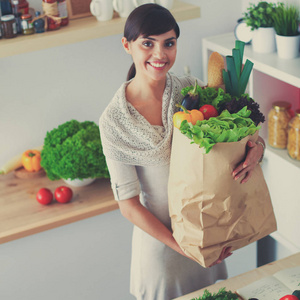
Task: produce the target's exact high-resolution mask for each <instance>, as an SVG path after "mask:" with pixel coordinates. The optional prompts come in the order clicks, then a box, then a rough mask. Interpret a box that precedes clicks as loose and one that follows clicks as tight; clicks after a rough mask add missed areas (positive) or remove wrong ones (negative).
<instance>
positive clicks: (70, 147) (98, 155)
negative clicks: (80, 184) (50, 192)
mask: <svg viewBox="0 0 300 300" xmlns="http://www.w3.org/2000/svg"><path fill="white" fill-rule="evenodd" d="M41 157H42V160H41V165H42V167H43V168H44V170H45V171H46V174H47V176H48V178H49V179H50V180H58V179H64V180H71V181H74V180H77V179H79V180H83V179H87V178H92V179H93V178H109V173H108V169H107V165H106V161H105V157H104V154H103V152H102V145H101V140H100V131H99V127H98V126H97V125H96V123H95V122H91V121H85V122H79V121H76V120H71V121H68V122H65V123H64V124H61V125H59V126H58V127H57V128H54V129H52V130H51V131H50V132H47V135H46V137H45V139H44V147H43V150H42V152H41Z"/></svg>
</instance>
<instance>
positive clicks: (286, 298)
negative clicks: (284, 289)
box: [279, 295, 299, 300]
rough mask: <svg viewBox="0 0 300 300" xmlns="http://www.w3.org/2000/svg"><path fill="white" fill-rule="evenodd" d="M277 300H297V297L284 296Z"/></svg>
mask: <svg viewBox="0 0 300 300" xmlns="http://www.w3.org/2000/svg"><path fill="white" fill-rule="evenodd" d="M279 300H299V299H298V297H296V296H294V295H285V296H283V297H282V298H280V299H279Z"/></svg>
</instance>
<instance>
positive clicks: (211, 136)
mask: <svg viewBox="0 0 300 300" xmlns="http://www.w3.org/2000/svg"><path fill="white" fill-rule="evenodd" d="M250 114H251V111H250V110H248V109H247V107H246V106H245V107H244V108H242V109H241V110H240V111H238V112H237V113H233V114H231V113H230V112H229V111H228V110H224V111H223V112H222V113H221V114H220V115H219V116H218V117H213V118H210V119H208V120H203V121H197V122H196V125H192V124H191V123H188V122H187V121H186V120H185V121H183V122H182V123H181V126H180V131H181V133H183V134H184V135H186V136H187V137H188V138H189V139H191V140H192V143H195V144H198V145H199V146H200V148H202V147H203V148H204V149H205V153H209V152H210V150H211V149H212V147H213V146H214V145H215V144H216V143H224V142H237V141H240V140H241V139H243V138H244V137H246V136H248V135H253V134H254V133H255V132H256V131H257V130H258V129H259V128H260V127H259V126H256V125H255V123H254V122H253V121H252V120H251V119H250V118H249V116H250Z"/></svg>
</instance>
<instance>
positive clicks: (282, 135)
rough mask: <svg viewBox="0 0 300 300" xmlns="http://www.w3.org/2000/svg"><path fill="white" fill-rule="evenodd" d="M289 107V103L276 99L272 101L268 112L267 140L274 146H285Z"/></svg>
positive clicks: (282, 147) (281, 147)
mask: <svg viewBox="0 0 300 300" xmlns="http://www.w3.org/2000/svg"><path fill="white" fill-rule="evenodd" d="M290 109H291V104H290V103H288V102H285V101H277V102H274V103H273V105H272V109H271V110H270V112H269V114H268V142H269V145H270V146H272V147H274V148H279V149H285V148H286V147H287V140H288V124H289V121H290V119H291V114H290V113H289V111H290Z"/></svg>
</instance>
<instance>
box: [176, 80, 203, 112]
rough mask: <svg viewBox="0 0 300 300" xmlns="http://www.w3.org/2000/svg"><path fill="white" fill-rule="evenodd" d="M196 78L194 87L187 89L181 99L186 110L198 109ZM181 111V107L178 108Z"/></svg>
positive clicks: (198, 97) (198, 98) (198, 96)
mask: <svg viewBox="0 0 300 300" xmlns="http://www.w3.org/2000/svg"><path fill="white" fill-rule="evenodd" d="M197 86H198V85H197V80H196V82H195V85H194V88H193V89H192V90H191V91H189V92H188V93H187V94H186V95H185V97H184V98H183V99H182V102H181V105H182V106H184V107H185V108H186V109H187V110H192V109H199V106H200V95H199V93H198V91H197ZM180 111H182V109H180Z"/></svg>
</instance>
